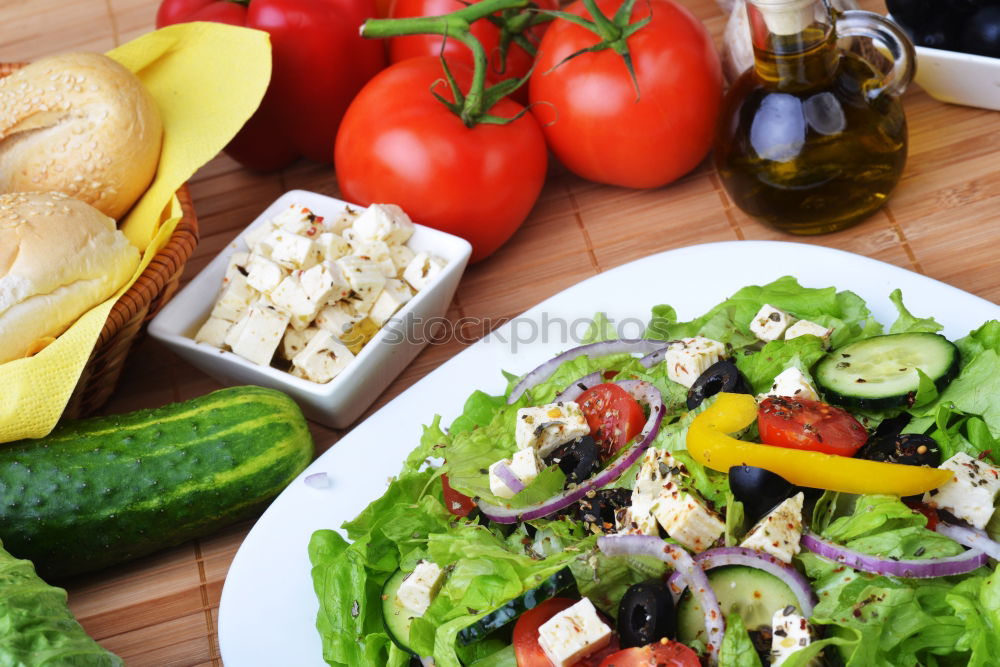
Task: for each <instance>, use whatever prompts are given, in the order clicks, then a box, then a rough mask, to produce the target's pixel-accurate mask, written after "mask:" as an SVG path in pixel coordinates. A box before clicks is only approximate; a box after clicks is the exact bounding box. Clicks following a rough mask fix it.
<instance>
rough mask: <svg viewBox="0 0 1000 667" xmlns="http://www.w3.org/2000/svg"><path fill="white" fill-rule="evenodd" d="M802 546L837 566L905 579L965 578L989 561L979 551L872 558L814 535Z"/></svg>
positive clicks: (803, 542) (806, 537)
mask: <svg viewBox="0 0 1000 667" xmlns="http://www.w3.org/2000/svg"><path fill="white" fill-rule="evenodd" d="M802 546H804V547H805V548H807V549H809V550H810V551H813V552H815V553H816V554H817V555H819V556H822V557H823V558H827V559H829V560H832V561H834V562H836V563H843V564H844V565H846V566H848V567H851V568H854V569H855V570H861V571H862V572H869V573H871V574H887V575H891V576H894V577H904V578H906V579H931V578H934V577H949V576H951V575H955V574H966V573H967V572H972V571H973V570H975V569H976V568H978V567H982V566H983V565H985V564H986V563H987V562H988V561H989V557H987V555H986V554H985V553H983V552H982V551H980V550H979V549H969V550H968V551H966V552H965V553H963V554H959V555H958V556H951V557H950V558H926V559H923V560H893V559H891V558H879V557H878V556H872V555H870V554H865V553H861V552H860V551H854V550H853V549H848V548H847V547H843V546H840V545H839V544H834V543H833V542H829V541H827V540H824V539H823V538H822V537H820V536H819V535H816V534H815V533H804V534H803V535H802Z"/></svg>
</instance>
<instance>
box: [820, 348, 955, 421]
mask: <svg viewBox="0 0 1000 667" xmlns="http://www.w3.org/2000/svg"><path fill="white" fill-rule="evenodd" d="M918 368H919V369H920V370H921V371H923V373H924V374H925V375H927V376H928V377H929V378H931V379H932V380H933V381H934V384H935V385H936V386H937V388H938V391H940V390H942V389H944V388H945V387H946V386H947V385H948V383H949V382H951V381H952V380H953V379H955V376H957V375H958V370H959V352H958V348H957V347H955V345H954V344H953V343H952V342H951V341H949V340H948V339H947V338H945V337H944V336H941V335H939V334H935V333H928V332H919V333H902V334H887V335H885V336H875V337H873V338H866V339H865V340H861V341H858V342H856V343H851V344H850V345H845V346H844V347H841V348H838V349H836V350H834V351H833V352H831V353H830V354H828V355H827V356H826V357H825V358H824V359H823V360H822V361H820V362H819V365H818V366H817V367H816V373H815V378H816V382H817V383H818V384H819V386H820V387H821V388H822V390H823V394H824V395H825V397H826V398H827V400H829V401H830V402H831V403H837V404H839V405H844V406H847V407H853V408H861V409H865V410H883V409H886V408H897V407H901V406H905V405H909V404H912V401H913V396H914V394H915V393H916V391H917V389H918V387H919V386H920V377H919V376H918V375H917V370H916V369H918Z"/></svg>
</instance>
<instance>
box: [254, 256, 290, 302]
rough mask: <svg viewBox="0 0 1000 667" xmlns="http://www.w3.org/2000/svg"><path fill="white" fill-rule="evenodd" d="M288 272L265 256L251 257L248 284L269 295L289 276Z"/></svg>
mask: <svg viewBox="0 0 1000 667" xmlns="http://www.w3.org/2000/svg"><path fill="white" fill-rule="evenodd" d="M287 273H288V272H287V271H286V270H285V269H283V268H281V267H280V266H278V265H277V264H276V263H274V262H272V261H271V260H269V259H268V258H267V257H264V256H263V255H251V256H250V261H249V263H248V264H247V284H249V285H250V286H251V287H253V288H254V289H255V290H257V291H258V292H263V293H264V294H269V293H270V292H272V291H273V290H274V288H276V287H277V286H278V284H279V283H280V282H281V281H282V279H283V278H284V277H285V275H287Z"/></svg>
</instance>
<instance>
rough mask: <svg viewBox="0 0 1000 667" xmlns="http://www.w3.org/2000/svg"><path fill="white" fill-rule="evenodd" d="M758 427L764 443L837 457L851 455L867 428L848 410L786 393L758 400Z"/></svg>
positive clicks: (862, 439) (866, 437)
mask: <svg viewBox="0 0 1000 667" xmlns="http://www.w3.org/2000/svg"><path fill="white" fill-rule="evenodd" d="M757 428H758V430H760V440H761V442H763V443H764V444H766V445H776V446H778V447H789V448H791V449H809V450H812V451H815V452H823V453H824V454H837V455H839V456H854V454H855V452H857V451H858V449H860V448H861V445H863V444H865V441H866V440H867V439H868V431H866V430H865V427H864V426H862V425H861V422H859V421H858V420H857V419H855V418H854V417H853V416H852V415H851V413H849V412H848V411H847V410H844V409H842V408H838V407H836V406H833V405H829V404H827V403H822V402H820V401H810V400H808V399H804V398H792V397H789V396H779V397H774V396H772V397H769V398H765V399H764V400H763V401H761V403H760V407H758V409H757Z"/></svg>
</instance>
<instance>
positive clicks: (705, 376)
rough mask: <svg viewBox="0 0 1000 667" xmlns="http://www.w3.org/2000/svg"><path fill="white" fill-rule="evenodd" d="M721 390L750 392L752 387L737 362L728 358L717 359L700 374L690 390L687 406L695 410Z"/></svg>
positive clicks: (732, 392)
mask: <svg viewBox="0 0 1000 667" xmlns="http://www.w3.org/2000/svg"><path fill="white" fill-rule="evenodd" d="M720 391H727V392H729V393H731V394H749V393H750V387H749V386H748V385H747V381H746V380H745V379H744V378H743V374H742V373H740V369H738V368H736V364H734V363H733V362H731V361H728V360H726V359H723V360H722V361H717V362H715V363H714V364H712V365H711V366H709V367H708V369H707V370H705V372H704V373H702V374H701V375H699V376H698V379H697V380H695V381H694V384H692V385H691V389H689V390H688V396H687V407H688V410H694V409H695V408H696V407H698V406H699V405H701V402H702V401H704V400H705V399H706V398H708V397H709V396H715V395H716V394H718V393H719V392H720Z"/></svg>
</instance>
